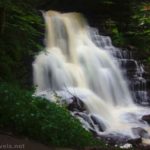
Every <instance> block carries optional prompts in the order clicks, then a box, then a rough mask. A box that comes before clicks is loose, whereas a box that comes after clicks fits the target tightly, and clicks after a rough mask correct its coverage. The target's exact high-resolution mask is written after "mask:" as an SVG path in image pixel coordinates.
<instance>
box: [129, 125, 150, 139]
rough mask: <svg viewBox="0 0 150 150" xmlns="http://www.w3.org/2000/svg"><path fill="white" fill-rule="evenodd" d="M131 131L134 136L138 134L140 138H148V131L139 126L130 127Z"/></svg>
mask: <svg viewBox="0 0 150 150" xmlns="http://www.w3.org/2000/svg"><path fill="white" fill-rule="evenodd" d="M132 132H133V134H134V135H135V136H139V137H142V138H149V134H148V132H147V131H146V130H144V129H143V128H141V127H137V128H132Z"/></svg>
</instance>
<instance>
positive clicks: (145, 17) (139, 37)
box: [127, 2, 150, 51]
mask: <svg viewBox="0 0 150 150" xmlns="http://www.w3.org/2000/svg"><path fill="white" fill-rule="evenodd" d="M127 35H128V37H129V40H131V43H132V44H134V45H136V46H137V47H138V48H140V49H144V50H145V51H150V45H149V43H150V3H149V2H147V3H145V2H142V3H140V4H138V5H137V6H136V8H135V10H134V15H133V16H132V21H131V23H130V26H129V31H128V32H127Z"/></svg>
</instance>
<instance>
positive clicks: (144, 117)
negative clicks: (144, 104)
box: [142, 115, 150, 124]
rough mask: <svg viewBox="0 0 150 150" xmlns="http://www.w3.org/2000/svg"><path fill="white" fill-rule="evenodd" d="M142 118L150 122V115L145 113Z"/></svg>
mask: <svg viewBox="0 0 150 150" xmlns="http://www.w3.org/2000/svg"><path fill="white" fill-rule="evenodd" d="M142 120H144V121H146V122H147V123H149V124H150V115H145V116H143V117H142Z"/></svg>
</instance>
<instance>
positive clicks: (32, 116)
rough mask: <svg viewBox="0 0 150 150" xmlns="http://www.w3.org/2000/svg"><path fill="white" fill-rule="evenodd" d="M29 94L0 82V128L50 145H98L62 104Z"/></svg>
mask: <svg viewBox="0 0 150 150" xmlns="http://www.w3.org/2000/svg"><path fill="white" fill-rule="evenodd" d="M32 93H33V92H29V91H25V90H22V89H20V88H19V87H17V86H15V85H13V86H10V85H8V84H6V83H1V84H0V97H1V101H0V129H1V130H6V129H7V130H8V131H12V132H14V133H15V134H16V133H17V134H19V135H24V136H27V137H29V138H32V139H34V140H38V141H40V142H43V143H45V144H49V145H51V146H61V147H66V146H67V147H83V146H92V145H96V144H101V143H100V142H98V141H97V140H96V139H94V138H93V137H92V135H91V134H90V133H89V132H87V131H86V130H85V129H84V128H82V127H81V124H80V122H79V121H78V120H77V119H75V118H74V117H73V116H71V115H70V113H69V112H68V111H67V110H66V109H65V108H64V107H60V106H58V105H56V104H55V103H52V102H49V101H48V100H45V99H41V98H36V97H33V96H32ZM101 146H102V145H101Z"/></svg>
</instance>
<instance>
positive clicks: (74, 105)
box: [67, 96, 85, 112]
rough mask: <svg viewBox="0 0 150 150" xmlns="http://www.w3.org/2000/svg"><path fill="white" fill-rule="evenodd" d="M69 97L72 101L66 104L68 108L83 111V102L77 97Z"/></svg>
mask: <svg viewBox="0 0 150 150" xmlns="http://www.w3.org/2000/svg"><path fill="white" fill-rule="evenodd" d="M71 99H72V100H73V101H72V103H70V104H69V105H68V106H67V108H68V110H70V111H80V112H83V111H85V107H84V103H83V102H82V101H81V100H80V99H79V98H78V97H76V96H73V97H72V98H71Z"/></svg>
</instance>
